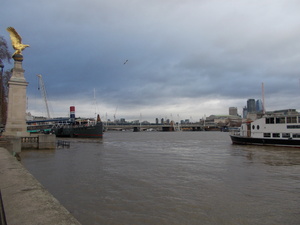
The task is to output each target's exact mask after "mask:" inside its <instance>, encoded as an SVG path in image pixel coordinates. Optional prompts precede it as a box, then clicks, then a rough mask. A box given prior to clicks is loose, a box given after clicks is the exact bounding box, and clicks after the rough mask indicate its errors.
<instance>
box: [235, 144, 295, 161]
mask: <svg viewBox="0 0 300 225" xmlns="http://www.w3.org/2000/svg"><path fill="white" fill-rule="evenodd" d="M232 148H233V149H235V148H236V149H237V151H238V153H235V154H245V155H246V158H247V159H249V160H250V161H252V160H255V161H259V162H261V163H265V164H268V165H271V166H293V165H300V158H299V153H300V149H299V148H289V147H272V146H253V145H233V146H232Z"/></svg>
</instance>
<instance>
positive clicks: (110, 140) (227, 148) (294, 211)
mask: <svg viewBox="0 0 300 225" xmlns="http://www.w3.org/2000/svg"><path fill="white" fill-rule="evenodd" d="M68 140H70V141H71V146H70V148H69V149H58V150H56V151H26V152H22V155H21V156H22V163H23V164H24V166H25V167H26V168H28V170H29V171H31V173H32V174H33V175H34V176H35V177H36V178H37V179H38V180H39V181H40V182H41V183H42V184H43V185H44V186H45V187H46V188H47V189H48V190H49V191H50V192H51V193H52V194H53V195H54V196H55V197H56V198H57V199H58V200H59V201H60V202H61V203H62V204H63V205H64V206H65V207H66V208H67V209H68V210H69V211H71V212H72V213H73V214H74V215H75V217H76V218H77V219H78V220H79V221H80V222H81V223H82V224H299V222H300V214H299V208H300V201H299V200H300V189H299V186H300V180H299V174H300V165H299V164H300V150H296V149H291V148H279V147H278V148H272V147H263V146H257V147H256V146H238V145H232V144H231V142H230V138H229V136H228V133H221V132H166V133H164V132H138V133H133V132H108V133H105V135H104V138H103V140H82V139H81V140H80V139H68Z"/></svg>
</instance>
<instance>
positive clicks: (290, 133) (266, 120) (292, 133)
mask: <svg viewBox="0 0 300 225" xmlns="http://www.w3.org/2000/svg"><path fill="white" fill-rule="evenodd" d="M240 136H243V137H252V138H284V139H285V138H287V139H289V138H290V139H291V138H299V139H300V115H293V116H283V115H280V116H266V117H262V118H260V119H257V120H255V121H250V122H246V123H244V124H242V126H241V128H240Z"/></svg>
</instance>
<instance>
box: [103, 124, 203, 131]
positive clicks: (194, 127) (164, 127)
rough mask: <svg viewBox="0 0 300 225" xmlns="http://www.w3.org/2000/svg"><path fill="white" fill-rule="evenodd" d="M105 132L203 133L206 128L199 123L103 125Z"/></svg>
mask: <svg viewBox="0 0 300 225" xmlns="http://www.w3.org/2000/svg"><path fill="white" fill-rule="evenodd" d="M103 126H104V129H105V130H133V131H145V130H156V131H177V130H190V131H202V130H204V126H203V125H201V124H199V123H190V124H179V125H178V124H174V125H172V124H141V125H140V124H105V123H104V124H103Z"/></svg>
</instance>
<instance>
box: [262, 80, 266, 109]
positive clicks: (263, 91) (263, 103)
mask: <svg viewBox="0 0 300 225" xmlns="http://www.w3.org/2000/svg"><path fill="white" fill-rule="evenodd" d="M261 91H262V108H263V114H265V113H266V110H265V87H264V83H262V84H261Z"/></svg>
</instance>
